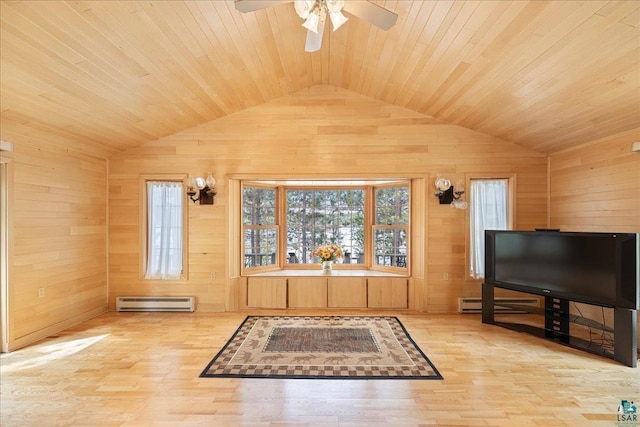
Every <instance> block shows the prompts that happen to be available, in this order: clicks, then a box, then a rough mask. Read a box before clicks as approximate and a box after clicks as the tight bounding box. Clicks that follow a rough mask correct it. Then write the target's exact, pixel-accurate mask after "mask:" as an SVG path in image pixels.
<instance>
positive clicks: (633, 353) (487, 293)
mask: <svg viewBox="0 0 640 427" xmlns="http://www.w3.org/2000/svg"><path fill="white" fill-rule="evenodd" d="M495 287H498V288H503V289H510V288H509V287H508V286H496V285H489V284H487V283H483V284H482V323H487V324H491V325H498V326H502V327H505V328H508V329H512V330H516V331H519V332H526V333H530V334H533V335H536V336H539V337H541V338H546V339H549V340H553V341H556V342H560V343H561V344H564V345H567V346H569V347H572V348H578V349H580V350H584V351H588V352H591V353H595V354H599V355H602V356H605V357H609V358H611V359H613V360H615V361H617V362H619V363H622V364H624V365H626V366H629V367H632V368H635V367H636V366H637V364H638V335H637V332H638V331H637V325H638V312H637V310H631V309H627V308H619V307H615V308H614V314H613V325H614V328H613V330H611V329H608V328H606V327H605V326H604V325H600V324H598V325H596V324H597V322H595V321H590V322H589V323H590V324H589V325H587V326H590V327H600V329H603V330H606V331H608V332H613V334H614V340H613V352H611V351H610V350H607V349H604V348H603V347H601V346H594V345H593V343H590V342H588V341H587V340H584V339H581V338H578V337H574V336H571V333H570V326H571V323H575V322H572V317H573V316H572V315H571V314H570V313H569V302H571V300H569V299H565V298H556V297H550V296H547V295H540V296H543V297H544V302H545V308H544V312H545V314H544V328H539V327H536V326H531V325H524V324H519V323H512V322H496V320H495V310H494V294H495V290H494V288H495ZM512 290H516V289H512ZM518 292H521V291H518Z"/></svg>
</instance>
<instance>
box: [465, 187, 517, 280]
mask: <svg viewBox="0 0 640 427" xmlns="http://www.w3.org/2000/svg"><path fill="white" fill-rule="evenodd" d="M508 184H509V181H508V180H507V179H474V180H471V193H470V208H469V215H470V218H471V224H470V226H471V239H470V240H471V241H470V257H471V259H470V261H471V262H470V266H471V271H470V273H471V277H473V278H475V279H481V278H483V277H484V231H485V230H506V229H507V227H508V213H507V209H508V200H507V198H508Z"/></svg>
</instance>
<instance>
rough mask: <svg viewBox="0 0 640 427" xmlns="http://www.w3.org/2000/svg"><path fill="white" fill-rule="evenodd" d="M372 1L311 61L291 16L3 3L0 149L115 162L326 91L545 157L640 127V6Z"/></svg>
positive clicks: (108, 3)
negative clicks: (376, 21)
mask: <svg viewBox="0 0 640 427" xmlns="http://www.w3.org/2000/svg"><path fill="white" fill-rule="evenodd" d="M347 1H350V0H347ZM375 3H377V4H378V5H380V6H383V7H386V8H388V9H390V10H392V11H394V12H395V13H397V14H398V16H399V17H398V21H397V24H396V25H395V26H394V27H393V28H391V29H390V30H389V31H386V32H385V31H382V30H380V29H378V28H376V27H374V26H372V25H370V24H369V23H367V22H366V21H363V20H361V19H358V18H357V17H353V16H349V18H350V19H349V21H348V22H347V23H346V24H345V25H344V26H343V27H341V28H340V29H338V30H337V31H336V32H331V31H326V32H325V36H324V41H323V47H322V49H321V50H320V51H318V52H315V53H306V52H305V51H304V44H305V37H306V30H305V29H304V28H302V27H301V23H302V20H301V19H300V18H299V17H298V16H297V15H296V13H295V10H294V7H293V5H292V4H290V3H289V4H281V5H278V6H275V7H271V8H267V9H265V10H260V11H257V12H251V13H246V14H243V13H240V12H238V11H237V10H235V8H234V4H233V1H231V0H227V1H222V0H214V1H206V0H199V1H168V0H159V1H133V0H125V1H115V0H104V1H69V2H63V1H58V0H54V1H37V2H36V1H10V0H3V1H2V2H1V6H0V30H1V33H0V43H1V44H0V48H1V54H0V55H1V64H0V65H1V67H0V73H1V74H0V90H1V92H0V108H1V117H0V119H1V122H0V125H1V126H2V128H1V134H0V135H1V136H2V138H3V139H8V138H12V137H13V138H15V137H16V136H24V137H28V136H29V133H30V132H40V133H49V134H50V135H53V136H54V137H53V139H54V140H58V141H61V143H63V142H62V141H64V143H70V144H76V145H77V146H82V147H84V149H85V150H86V151H89V152H92V153H99V154H104V155H105V156H108V155H109V154H110V153H114V152H117V151H121V150H126V149H128V148H131V147H134V146H137V145H140V144H144V143H145V142H148V141H152V140H155V139H158V138H160V137H162V136H166V135H169V134H173V133H175V132H178V131H180V130H183V129H187V128H190V127H193V126H196V125H198V124H201V123H204V122H207V121H211V120H214V119H217V118H220V117H224V116H226V115H228V114H231V113H234V112H237V111H239V110H242V109H245V108H248V107H252V106H256V105H260V104H262V103H264V102H268V101H270V100H272V99H275V98H279V97H281V96H284V95H287V94H291V93H295V92H298V91H300V90H302V89H305V88H308V87H310V86H313V85H318V84H328V85H333V86H336V87H340V88H344V89H348V90H351V91H355V92H358V93H360V94H363V95H366V96H369V97H372V98H375V99H378V100H381V101H385V102H388V103H391V104H394V105H397V106H400V107H405V108H408V109H411V110H414V111H417V112H420V113H424V114H427V115H430V116H434V117H436V118H439V119H442V120H444V121H446V122H450V123H453V124H458V125H460V126H464V127H467V128H470V129H474V130H477V131H480V132H483V133H486V134H490V135H493V136H496V137H498V138H502V139H505V140H508V141H512V142H515V143H517V144H520V145H523V146H526V147H529V148H532V149H534V150H538V151H541V152H545V153H553V152H556V151H558V150H562V149H565V148H569V147H572V146H576V145H579V144H582V143H585V142H588V141H591V140H594V139H597V138H601V137H606V136H610V135H615V134H617V133H619V132H623V131H628V130H630V129H636V128H637V129H640V2H637V1H611V2H610V1H584V2H580V1H574V0H570V1H524V0H516V1H506V0H504V1H502V0H501V1H488V0H482V1H409V0H398V1H392V0H387V1H375ZM639 136H640V135H639Z"/></svg>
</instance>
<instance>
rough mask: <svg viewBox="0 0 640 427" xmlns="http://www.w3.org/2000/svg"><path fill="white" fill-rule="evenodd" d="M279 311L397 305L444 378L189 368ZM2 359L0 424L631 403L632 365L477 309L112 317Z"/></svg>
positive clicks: (340, 417) (458, 420) (335, 421)
mask: <svg viewBox="0 0 640 427" xmlns="http://www.w3.org/2000/svg"><path fill="white" fill-rule="evenodd" d="M283 313H289V314H305V315H306V314H322V315H324V314H329V315H335V314H363V313H366V314H385V315H389V314H391V315H397V316H398V317H399V318H400V320H401V321H402V323H403V324H404V326H405V327H406V328H407V330H408V332H409V334H410V335H411V336H412V338H413V339H414V340H415V341H416V343H417V344H418V345H419V346H420V347H421V348H422V350H423V351H424V352H425V353H426V355H427V356H428V357H429V358H430V360H431V361H432V362H433V363H434V364H435V366H436V367H437V368H438V370H439V371H440V373H441V374H442V375H443V376H444V380H442V381H438V380H429V381H413V380H395V381H393V380H369V381H363V380H270V379H215V378H199V377H198V375H199V374H200V372H201V371H202V369H204V367H205V366H206V365H207V363H208V362H209V361H210V360H211V359H212V358H213V356H214V355H215V354H216V353H217V352H218V350H219V349H220V348H221V347H222V346H223V345H224V343H225V342H226V341H227V339H228V338H229V337H230V336H231V335H232V334H233V332H234V331H235V330H236V328H237V327H238V326H239V325H240V323H241V322H242V320H243V319H244V318H245V316H247V315H248V314H283ZM0 367H1V380H2V382H1V392H2V394H1V399H0V424H2V425H3V426H5V427H9V426H20V427H23V426H68V425H72V426H196V425H198V426H199V425H207V426H236V425H242V426H314V427H315V426H350V427H353V426H375V425H379V426H426V425H437V426H461V425H474V426H475V425H481V426H487V425H491V426H578V425H579V426H613V425H616V417H617V408H618V405H619V404H620V401H621V400H622V399H625V400H632V401H635V402H640V375H639V371H638V369H632V368H628V367H625V366H623V365H620V364H618V363H616V362H614V361H612V360H609V359H606V358H602V357H598V356H595V355H591V354H588V353H585V352H581V351H578V350H574V349H570V348H567V347H564V346H561V345H559V344H556V343H552V342H547V341H544V340H541V339H539V338H536V337H533V336H530V335H527V334H523V333H517V332H513V331H509V330H506V329H503V328H500V327H497V326H491V325H483V324H482V323H481V321H480V317H479V315H424V314H417V313H409V312H399V313H398V312H383V311H380V312H375V313H372V312H370V311H367V312H363V311H339V312H338V311H318V310H314V311H302V310H296V311H285V310H279V311H272V312H267V311H246V312H235V313H221V314H211V313H194V314H183V313H107V314H105V315H102V316H100V317H98V318H95V319H93V320H90V321H87V322H85V323H83V324H81V325H78V326H76V327H74V328H71V329H69V330H66V331H64V332H62V333H60V334H58V335H57V336H54V337H50V338H48V339H46V340H44V341H42V342H40V343H38V344H35V345H32V346H30V347H27V348H25V349H22V350H18V351H15V352H13V353H9V354H3V355H2V356H1V358H0ZM627 425H628V424H627ZM632 425H633V424H632Z"/></svg>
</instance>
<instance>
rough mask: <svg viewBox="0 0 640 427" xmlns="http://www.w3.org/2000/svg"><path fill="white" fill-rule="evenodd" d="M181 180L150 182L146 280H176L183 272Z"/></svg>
mask: <svg viewBox="0 0 640 427" xmlns="http://www.w3.org/2000/svg"><path fill="white" fill-rule="evenodd" d="M182 200H183V189H182V183H181V182H160V181H150V182H147V223H148V229H147V245H148V246H147V247H148V250H147V271H146V273H145V276H144V277H145V279H162V280H176V279H179V278H180V274H181V273H182V250H183V248H182V242H183V239H182V233H183V230H182V227H183V218H182V216H183V212H182Z"/></svg>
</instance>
